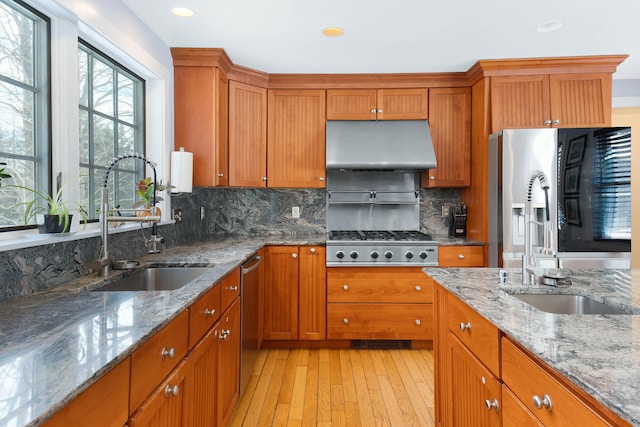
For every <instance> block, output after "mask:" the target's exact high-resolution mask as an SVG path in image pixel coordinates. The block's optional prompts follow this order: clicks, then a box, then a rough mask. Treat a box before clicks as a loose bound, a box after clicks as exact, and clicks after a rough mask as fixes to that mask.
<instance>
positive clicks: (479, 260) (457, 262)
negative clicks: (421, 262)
mask: <svg viewBox="0 0 640 427" xmlns="http://www.w3.org/2000/svg"><path fill="white" fill-rule="evenodd" d="M482 266H484V246H439V247H438V267H482Z"/></svg>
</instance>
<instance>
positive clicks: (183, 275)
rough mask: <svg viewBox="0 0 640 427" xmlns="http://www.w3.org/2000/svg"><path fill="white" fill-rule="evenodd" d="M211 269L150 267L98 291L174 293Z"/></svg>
mask: <svg viewBox="0 0 640 427" xmlns="http://www.w3.org/2000/svg"><path fill="white" fill-rule="evenodd" d="M210 269H211V267H149V268H146V269H144V270H142V271H138V272H137V273H133V274H132V275H130V276H126V277H123V278H122V279H119V280H116V281H115V282H112V283H109V284H107V285H104V286H102V287H100V288H97V289H94V292H96V291H173V290H175V289H179V288H181V287H183V286H184V285H186V284H187V283H189V282H190V281H192V280H194V279H196V278H197V277H199V276H201V275H202V274H203V273H204V272H205V271H207V270H210Z"/></svg>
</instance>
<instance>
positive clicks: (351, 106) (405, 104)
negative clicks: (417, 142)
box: [327, 88, 429, 120]
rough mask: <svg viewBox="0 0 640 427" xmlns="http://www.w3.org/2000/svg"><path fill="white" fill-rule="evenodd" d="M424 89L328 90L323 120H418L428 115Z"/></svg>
mask: <svg viewBox="0 0 640 427" xmlns="http://www.w3.org/2000/svg"><path fill="white" fill-rule="evenodd" d="M428 106H429V101H428V90H427V89H422V88H418V89H344V90H343V89H331V90H328V91H327V120H422V119H426V118H427V116H428Z"/></svg>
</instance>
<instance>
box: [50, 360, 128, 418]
mask: <svg viewBox="0 0 640 427" xmlns="http://www.w3.org/2000/svg"><path fill="white" fill-rule="evenodd" d="M130 369H131V365H130V359H129V358H126V359H125V360H123V361H122V362H120V363H119V364H118V366H116V367H115V368H113V369H111V370H110V371H109V372H107V373H106V374H105V375H104V376H103V377H102V378H100V379H99V380H98V381H97V382H96V383H94V384H93V385H92V386H91V387H89V388H88V389H87V390H85V391H84V392H82V394H80V396H78V397H76V398H75V399H74V400H73V401H71V403H69V404H68V405H67V406H65V407H64V408H62V409H61V410H60V411H59V412H58V413H57V414H55V415H54V416H53V417H52V418H51V419H49V421H47V422H46V423H45V424H43V425H44V427H68V426H92V427H121V426H122V425H123V424H124V423H125V422H126V421H127V417H128V414H129V395H128V394H127V392H126V390H127V387H129V371H130Z"/></svg>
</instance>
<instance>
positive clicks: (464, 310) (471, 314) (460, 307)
mask: <svg viewBox="0 0 640 427" xmlns="http://www.w3.org/2000/svg"><path fill="white" fill-rule="evenodd" d="M447 308H448V310H447V325H448V327H449V330H450V331H451V332H452V333H453V334H454V335H455V336H457V337H458V338H459V339H460V341H462V342H463V343H464V345H466V346H467V348H469V350H471V352H472V353H473V354H475V355H476V357H477V358H478V359H480V361H481V362H482V363H484V365H485V366H486V367H487V368H489V369H490V370H491V372H493V374H494V375H496V376H499V374H500V349H499V344H500V332H499V330H498V328H496V327H495V326H494V325H492V324H491V322H489V321H488V320H486V319H485V318H484V317H482V316H480V315H479V314H478V313H476V312H475V311H473V310H472V309H471V308H469V307H468V306H467V305H466V304H464V303H463V302H462V301H460V300H459V299H458V298H456V297H454V296H453V295H451V294H449V295H447Z"/></svg>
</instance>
